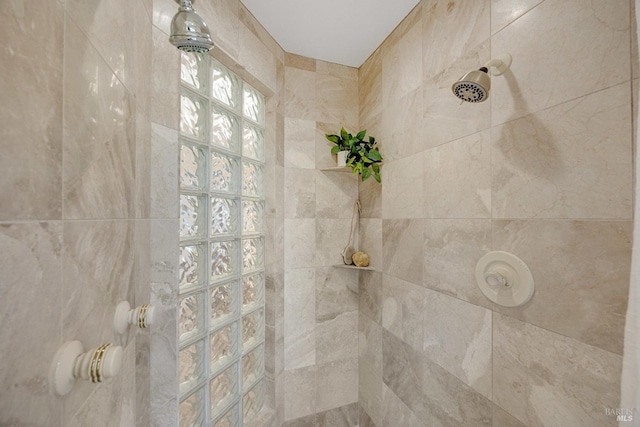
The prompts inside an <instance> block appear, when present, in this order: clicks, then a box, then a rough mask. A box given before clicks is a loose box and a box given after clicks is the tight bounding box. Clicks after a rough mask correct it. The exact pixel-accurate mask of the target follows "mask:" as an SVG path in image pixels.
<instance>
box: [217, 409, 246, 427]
mask: <svg viewBox="0 0 640 427" xmlns="http://www.w3.org/2000/svg"><path fill="white" fill-rule="evenodd" d="M239 406H240V405H235V406H234V407H233V408H231V409H229V410H228V411H227V412H226V413H225V414H224V415H223V416H222V417H220V419H218V420H217V421H216V423H215V424H214V425H213V427H238V425H239V424H238V422H239V421H240V417H239V414H240V407H239Z"/></svg>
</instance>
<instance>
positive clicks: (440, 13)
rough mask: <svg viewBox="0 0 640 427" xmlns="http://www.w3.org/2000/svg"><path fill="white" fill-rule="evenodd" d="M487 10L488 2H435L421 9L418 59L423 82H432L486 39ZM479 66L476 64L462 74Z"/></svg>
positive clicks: (488, 14)
mask: <svg viewBox="0 0 640 427" xmlns="http://www.w3.org/2000/svg"><path fill="white" fill-rule="evenodd" d="M490 9H491V0H478V1H473V2H444V1H436V2H432V4H431V6H430V7H429V8H427V7H424V8H423V13H422V38H423V40H424V42H423V45H422V47H423V51H422V55H421V58H422V60H423V68H424V74H423V76H424V79H425V80H431V79H433V78H434V77H435V76H437V75H438V74H440V73H441V72H442V71H443V70H446V69H447V68H448V67H449V66H450V64H451V63H452V62H454V61H456V60H457V58H464V57H465V56H467V55H468V54H469V52H470V51H473V50H475V49H476V48H477V46H478V45H480V44H481V43H484V42H485V41H486V40H487V39H488V38H489V31H490V28H489V27H490V19H491V16H490V14H491V11H490ZM452 35H455V36H452ZM481 65H482V64H476V65H474V66H473V67H472V68H471V69H468V70H465V71H464V73H466V72H468V71H471V70H472V69H477V68H478V67H480V66H481ZM460 76H461V75H460ZM460 76H458V77H460ZM451 83H453V81H452V82H451Z"/></svg>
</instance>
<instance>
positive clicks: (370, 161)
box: [362, 157, 373, 163]
mask: <svg viewBox="0 0 640 427" xmlns="http://www.w3.org/2000/svg"><path fill="white" fill-rule="evenodd" d="M362 161H363V162H365V163H373V160H371V159H370V158H368V157H363V158H362Z"/></svg>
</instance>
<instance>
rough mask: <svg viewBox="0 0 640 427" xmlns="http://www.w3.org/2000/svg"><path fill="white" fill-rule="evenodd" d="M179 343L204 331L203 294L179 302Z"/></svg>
mask: <svg viewBox="0 0 640 427" xmlns="http://www.w3.org/2000/svg"><path fill="white" fill-rule="evenodd" d="M178 325H179V336H180V342H184V341H185V340H187V339H189V338H191V337H193V336H195V335H197V334H199V333H200V332H202V331H203V329H204V294H203V293H197V294H194V295H190V296H188V297H186V298H182V299H181V300H180V317H179V319H178Z"/></svg>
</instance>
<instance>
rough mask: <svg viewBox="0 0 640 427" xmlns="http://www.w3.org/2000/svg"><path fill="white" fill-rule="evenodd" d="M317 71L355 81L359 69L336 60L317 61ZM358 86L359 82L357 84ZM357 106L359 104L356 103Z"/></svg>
mask: <svg viewBox="0 0 640 427" xmlns="http://www.w3.org/2000/svg"><path fill="white" fill-rule="evenodd" d="M316 72H317V73H318V74H324V75H327V76H333V77H337V78H339V79H342V80H351V81H353V82H357V81H358V69H357V68H355V67H348V66H346V65H342V64H336V63H335V62H327V61H321V60H317V61H316ZM356 87H357V84H356ZM356 107H357V105H356Z"/></svg>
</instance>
